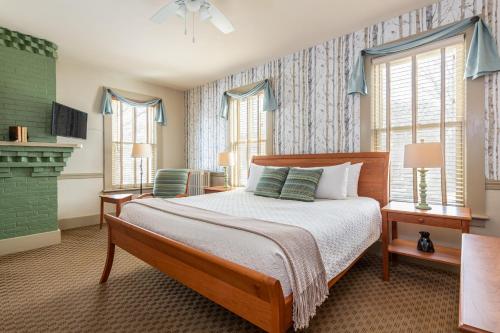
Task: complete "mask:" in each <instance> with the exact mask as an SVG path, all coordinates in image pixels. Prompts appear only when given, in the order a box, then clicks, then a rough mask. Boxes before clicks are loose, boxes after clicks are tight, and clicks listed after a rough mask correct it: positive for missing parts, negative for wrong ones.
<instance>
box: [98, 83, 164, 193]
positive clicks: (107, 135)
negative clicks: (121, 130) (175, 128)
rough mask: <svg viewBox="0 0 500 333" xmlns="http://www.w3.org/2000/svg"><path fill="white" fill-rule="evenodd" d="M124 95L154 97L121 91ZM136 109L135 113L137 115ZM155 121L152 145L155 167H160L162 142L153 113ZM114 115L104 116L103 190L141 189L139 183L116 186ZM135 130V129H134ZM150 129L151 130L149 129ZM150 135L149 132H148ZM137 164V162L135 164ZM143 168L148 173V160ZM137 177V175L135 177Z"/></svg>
mask: <svg viewBox="0 0 500 333" xmlns="http://www.w3.org/2000/svg"><path fill="white" fill-rule="evenodd" d="M120 93H121V94H122V95H124V96H126V97H127V98H130V99H136V100H147V99H152V98H154V97H151V96H144V95H139V94H134V93H126V92H120ZM134 109H135V108H134ZM135 113H136V112H135V111H134V115H135ZM152 121H153V123H152V125H153V126H155V127H156V129H155V134H156V138H155V140H154V141H155V142H156V143H155V144H153V145H152V149H153V154H156V159H155V160H154V161H153V163H155V164H156V165H155V166H154V169H155V170H157V169H158V164H159V163H158V161H159V152H160V149H159V143H160V135H161V134H160V128H159V126H158V124H157V123H155V122H154V115H153V120H152ZM135 122H136V119H134V122H133V123H134V125H133V126H134V127H135ZM112 126H113V117H112V115H109V116H104V117H103V128H104V131H103V145H104V179H103V180H104V181H103V192H120V191H134V190H139V188H140V185H139V184H134V185H130V186H116V185H113V161H112V159H113V151H112V149H113V144H114V141H113V127H112ZM134 131H135V129H134ZM148 131H149V130H148ZM148 135H149V134H148ZM133 141H135V138H133ZM134 166H136V164H134ZM143 170H144V174H146V175H147V173H148V161H143ZM134 178H136V177H134ZM152 187H153V183H152V182H151V183H144V184H143V186H142V188H143V189H151V188H152Z"/></svg>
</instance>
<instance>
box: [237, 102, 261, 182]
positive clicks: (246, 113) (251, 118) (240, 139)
mask: <svg viewBox="0 0 500 333" xmlns="http://www.w3.org/2000/svg"><path fill="white" fill-rule="evenodd" d="M263 103H264V94H263V93H260V94H258V95H256V96H252V97H249V98H246V99H243V100H237V99H232V100H231V101H230V104H229V124H230V129H229V132H230V134H229V137H230V146H231V151H232V153H233V156H234V162H235V163H234V168H233V170H232V175H231V176H232V177H231V185H232V186H246V184H247V178H248V168H249V166H250V162H251V161H252V156H254V155H265V154H266V145H267V140H266V137H267V133H266V131H267V124H266V112H264V111H263V110H262V109H263Z"/></svg>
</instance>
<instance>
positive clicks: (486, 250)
mask: <svg viewBox="0 0 500 333" xmlns="http://www.w3.org/2000/svg"><path fill="white" fill-rule="evenodd" d="M458 327H459V328H460V330H462V331H464V332H500V238H497V237H487V236H480V235H470V234H464V235H462V268H461V270H460V312H459V326H458Z"/></svg>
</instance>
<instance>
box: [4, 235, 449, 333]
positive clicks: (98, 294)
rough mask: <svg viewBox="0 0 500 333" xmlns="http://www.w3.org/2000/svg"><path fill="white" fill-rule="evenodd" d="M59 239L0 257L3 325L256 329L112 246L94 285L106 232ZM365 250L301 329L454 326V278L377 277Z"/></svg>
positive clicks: (403, 270)
mask: <svg viewBox="0 0 500 333" xmlns="http://www.w3.org/2000/svg"><path fill="white" fill-rule="evenodd" d="M62 238H63V242H62V244H60V245H57V246H52V247H49V248H44V249H39V250H34V251H30V252H25V253H20V254H14V255H9V256H3V257H0V331H2V332H78V331H79V332H109V331H114V332H138V331H143V332H144V331H148V332H160V331H161V332H260V330H259V329H258V328H256V327H255V326H253V325H252V324H249V323H247V322H246V321H244V320H242V319H239V318H238V317H237V316H235V315H233V314H231V313H230V312H228V311H226V310H224V309H223V308H221V307H219V306H218V305H215V304H214V303H212V302H210V301H208V300H206V299H205V298H203V297H202V296H199V295H198V294H196V293H195V292H193V291H191V290H189V289H187V288H185V287H183V286H182V285H180V284H179V283H177V282H175V281H173V280H171V279H169V278H168V277H167V276H165V275H164V274H162V273H160V272H158V271H156V270H155V269H153V268H150V267H149V266H147V265H146V264H144V263H142V262H141V261H139V260H138V259H136V258H134V257H133V256H131V255H129V254H128V253H126V252H124V251H122V250H121V249H118V248H117V253H116V256H115V263H114V266H113V270H112V271H111V276H110V279H109V281H108V283H107V284H106V285H99V283H98V281H99V277H100V274H101V269H102V267H103V264H104V260H105V253H106V230H105V229H103V230H101V231H99V229H98V228H97V227H87V228H82V229H75V230H71V231H65V232H63V234H62ZM380 276H381V262H380V259H379V258H377V257H376V256H373V255H367V256H366V257H365V258H363V259H361V260H360V261H359V262H358V264H356V266H354V268H353V269H352V270H351V271H350V272H349V273H348V274H347V275H346V276H345V277H344V278H343V279H342V280H341V281H340V282H339V283H338V284H336V285H335V286H334V287H333V288H332V289H331V290H330V297H329V299H328V300H327V301H326V302H325V303H324V304H323V305H322V306H321V308H320V309H319V312H318V314H317V316H316V317H315V318H314V319H313V320H312V322H311V325H310V327H309V328H308V329H307V330H306V331H307V332H436V333H437V332H446V333H449V332H455V331H456V326H457V323H458V290H459V277H458V275H456V274H454V273H449V272H445V271H439V270H434V269H431V268H424V267H420V266H418V265H413V264H408V263H400V264H399V265H397V266H396V267H393V268H392V279H391V281H390V282H389V283H384V282H382V280H381V278H380Z"/></svg>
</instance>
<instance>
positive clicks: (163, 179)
mask: <svg viewBox="0 0 500 333" xmlns="http://www.w3.org/2000/svg"><path fill="white" fill-rule="evenodd" d="M188 182H189V170H188V169H159V170H158V171H157V172H156V176H155V182H154V185H153V195H154V196H155V197H157V198H175V197H176V196H177V195H179V194H186V193H187V189H188Z"/></svg>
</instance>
